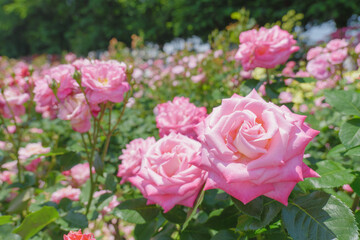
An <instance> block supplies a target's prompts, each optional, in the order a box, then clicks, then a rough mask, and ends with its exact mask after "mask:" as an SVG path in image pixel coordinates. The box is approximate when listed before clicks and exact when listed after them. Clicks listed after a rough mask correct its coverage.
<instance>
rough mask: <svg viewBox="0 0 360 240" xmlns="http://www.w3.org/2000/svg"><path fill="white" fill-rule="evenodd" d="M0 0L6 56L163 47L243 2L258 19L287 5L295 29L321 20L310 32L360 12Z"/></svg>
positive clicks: (332, 1) (326, 6)
mask: <svg viewBox="0 0 360 240" xmlns="http://www.w3.org/2000/svg"><path fill="white" fill-rule="evenodd" d="M0 6H1V7H0V43H1V44H0V55H3V56H8V57H20V56H28V55H32V54H41V53H49V54H61V53H63V52H64V51H71V52H74V53H76V54H77V55H82V56H86V55H88V53H89V52H90V51H94V50H95V51H96V50H106V49H107V48H108V46H109V41H110V40H111V39H117V41H119V42H122V43H124V45H126V46H128V47H130V46H131V42H134V38H139V39H141V41H143V42H144V43H149V42H151V43H155V44H157V45H156V46H158V47H159V48H160V49H162V48H163V47H164V46H166V44H165V43H167V42H170V41H172V40H173V39H176V38H182V39H186V38H189V37H192V36H198V37H199V39H201V41H202V42H209V37H210V38H211V36H214V35H215V34H214V30H215V29H219V30H223V29H226V27H227V28H229V27H230V28H231V23H234V22H239V21H241V20H242V18H243V15H242V16H239V14H237V13H239V9H242V8H245V9H246V10H247V13H249V14H250V16H251V18H253V19H256V24H258V25H259V26H263V25H265V24H266V23H272V22H276V21H278V20H282V21H284V19H282V18H283V17H284V15H285V16H286V14H287V13H289V11H290V10H292V11H294V12H295V13H296V14H298V15H297V18H296V19H295V20H294V21H301V23H300V24H295V25H297V26H298V27H299V29H302V30H303V31H305V30H308V29H311V27H314V26H317V27H318V28H317V29H316V28H315V30H312V31H313V32H311V31H310V32H307V34H308V35H310V37H311V36H312V37H315V40H316V36H314V35H317V34H320V33H321V32H326V33H328V32H332V29H335V30H336V29H337V28H342V27H353V28H354V26H356V24H358V23H359V19H358V16H359V15H360V4H359V1H356V0H326V1H313V0H293V1H288V0H286V1H285V0H252V1H245V0H221V1H220V0H196V1H194V0H0ZM243 13H244V12H243ZM293 15H294V14H293ZM329 20H330V22H328V21H329ZM323 23H326V24H327V25H320V24H323ZM319 25H320V27H319ZM301 26H302V27H301ZM355 28H356V27H355ZM131 36H133V37H131ZM304 36H306V34H305V35H304ZM308 37H309V36H308ZM199 39H198V38H196V41H199ZM135 40H136V39H135ZM210 40H211V39H210ZM320 40H321V39H320ZM316 41H317V40H316ZM135 42H136V41H135ZM175 42H176V41H175ZM178 44H179V42H178ZM180 44H181V43H180ZM165 50H166V49H165ZM169 51H171V49H170V50H169Z"/></svg>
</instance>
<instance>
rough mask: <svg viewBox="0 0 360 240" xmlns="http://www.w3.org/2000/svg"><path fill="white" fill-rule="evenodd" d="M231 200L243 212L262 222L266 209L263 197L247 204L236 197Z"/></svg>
mask: <svg viewBox="0 0 360 240" xmlns="http://www.w3.org/2000/svg"><path fill="white" fill-rule="evenodd" d="M231 200H232V201H233V202H234V204H235V206H236V207H237V208H238V209H239V210H240V211H241V212H243V213H245V214H247V215H249V216H251V217H254V218H256V219H258V220H260V218H261V213H262V211H263V207H264V201H263V198H262V197H258V198H255V199H254V200H252V201H251V202H249V203H247V204H243V203H242V202H241V201H239V200H237V199H236V198H234V197H231Z"/></svg>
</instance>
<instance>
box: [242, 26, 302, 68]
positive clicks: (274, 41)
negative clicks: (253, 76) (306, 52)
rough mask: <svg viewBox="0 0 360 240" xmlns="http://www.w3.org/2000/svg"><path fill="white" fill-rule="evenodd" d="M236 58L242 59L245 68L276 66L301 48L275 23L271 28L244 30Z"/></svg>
mask: <svg viewBox="0 0 360 240" xmlns="http://www.w3.org/2000/svg"><path fill="white" fill-rule="evenodd" d="M239 39H240V46H239V50H238V51H237V53H236V55H235V59H236V60H239V61H241V64H242V66H243V68H244V70H246V71H248V70H252V69H254V68H256V67H262V68H275V67H276V66H277V65H279V64H283V63H285V62H286V61H287V60H288V58H289V57H290V55H291V54H292V53H294V52H296V51H298V50H299V47H298V46H294V45H295V44H296V40H294V39H293V36H292V35H291V34H289V33H288V32H287V31H285V30H282V29H280V27H279V26H277V25H275V26H274V27H272V28H271V29H266V28H264V27H261V28H260V29H259V30H256V29H252V30H249V31H245V32H242V33H241V34H240V36H239Z"/></svg>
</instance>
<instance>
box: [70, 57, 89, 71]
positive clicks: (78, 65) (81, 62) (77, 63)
mask: <svg viewBox="0 0 360 240" xmlns="http://www.w3.org/2000/svg"><path fill="white" fill-rule="evenodd" d="M91 64H92V63H91V61H90V60H89V59H84V58H81V59H77V60H75V61H74V62H73V63H71V65H73V66H74V67H75V68H76V70H80V69H81V68H82V67H84V66H87V65H91Z"/></svg>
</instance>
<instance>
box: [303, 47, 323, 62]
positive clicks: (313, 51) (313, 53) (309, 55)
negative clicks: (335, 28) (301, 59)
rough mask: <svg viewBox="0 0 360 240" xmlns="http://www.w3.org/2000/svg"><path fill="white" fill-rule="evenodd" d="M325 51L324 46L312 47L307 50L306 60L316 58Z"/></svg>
mask: <svg viewBox="0 0 360 240" xmlns="http://www.w3.org/2000/svg"><path fill="white" fill-rule="evenodd" d="M323 52H324V48H322V47H314V48H310V49H309V51H308V52H307V55H306V60H308V61H310V60H311V59H314V58H316V57H317V56H319V55H320V54H321V53H323Z"/></svg>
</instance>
